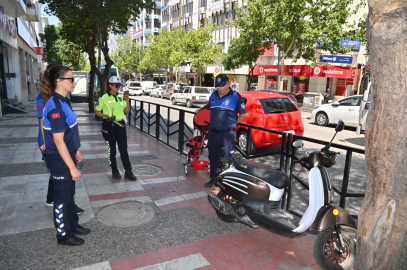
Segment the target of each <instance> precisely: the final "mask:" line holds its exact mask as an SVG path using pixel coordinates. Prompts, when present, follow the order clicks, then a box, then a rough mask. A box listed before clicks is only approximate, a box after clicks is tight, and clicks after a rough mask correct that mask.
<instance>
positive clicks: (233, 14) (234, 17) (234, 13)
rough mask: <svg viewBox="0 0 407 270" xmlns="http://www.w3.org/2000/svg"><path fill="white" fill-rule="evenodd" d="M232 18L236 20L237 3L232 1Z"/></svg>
mask: <svg viewBox="0 0 407 270" xmlns="http://www.w3.org/2000/svg"><path fill="white" fill-rule="evenodd" d="M232 20H236V5H235V3H232Z"/></svg>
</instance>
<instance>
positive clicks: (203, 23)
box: [201, 18, 205, 27]
mask: <svg viewBox="0 0 407 270" xmlns="http://www.w3.org/2000/svg"><path fill="white" fill-rule="evenodd" d="M201 27H205V19H204V18H202V19H201Z"/></svg>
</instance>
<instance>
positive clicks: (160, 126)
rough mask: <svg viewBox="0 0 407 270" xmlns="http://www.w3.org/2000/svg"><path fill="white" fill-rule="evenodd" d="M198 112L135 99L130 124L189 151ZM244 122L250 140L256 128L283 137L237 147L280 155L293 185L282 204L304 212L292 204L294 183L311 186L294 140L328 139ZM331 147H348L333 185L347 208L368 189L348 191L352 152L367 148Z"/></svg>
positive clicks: (245, 152)
mask: <svg viewBox="0 0 407 270" xmlns="http://www.w3.org/2000/svg"><path fill="white" fill-rule="evenodd" d="M194 115H195V112H190V111H186V110H182V109H177V108H173V107H169V106H166V105H161V104H156V103H153V102H146V101H139V100H134V99H131V113H130V114H129V116H128V121H129V125H131V126H133V127H135V128H136V129H138V130H140V131H141V132H143V133H145V134H147V135H149V136H151V137H153V138H155V139H156V140H157V141H159V142H161V143H164V144H166V145H167V146H169V147H171V148H172V149H174V150H176V151H177V152H178V153H179V154H184V155H186V154H187V152H186V151H184V147H185V142H186V140H187V139H188V138H190V137H191V136H192V135H193V133H194V128H193V116H194ZM187 118H188V119H187ZM241 126H242V127H244V129H245V130H246V131H247V135H248V138H247V141H248V142H250V141H251V134H252V130H253V129H256V130H260V131H264V132H269V133H274V134H277V135H279V136H280V137H281V145H280V146H278V147H277V149H274V150H273V151H268V152H267V153H261V154H256V152H254V153H252V149H251V144H250V143H248V144H247V145H246V147H245V148H246V149H245V150H243V149H241V148H240V147H239V146H238V145H237V146H236V150H237V151H238V152H239V153H240V154H241V155H242V156H243V157H245V158H247V159H255V158H261V157H270V156H274V157H276V156H277V157H278V158H279V162H278V164H279V165H278V168H276V169H278V170H280V171H283V172H285V173H286V174H287V175H289V176H290V186H289V187H288V188H287V190H286V191H285V193H284V195H283V198H282V203H281V208H282V209H284V210H286V211H289V212H291V213H292V214H294V215H297V216H302V215H303V213H302V212H301V211H298V210H296V209H294V208H293V207H292V205H291V202H292V190H293V189H292V187H293V184H294V183H295V182H296V183H298V184H299V185H300V186H301V187H302V188H304V189H306V190H309V185H308V183H307V182H306V181H304V180H303V179H301V177H300V176H299V175H298V174H296V173H295V171H294V163H293V161H294V160H298V157H297V156H296V155H295V154H296V153H295V148H294V147H292V143H293V142H294V141H295V140H303V141H304V142H310V143H314V144H318V145H321V148H322V146H325V145H326V144H327V142H326V141H322V140H317V139H313V138H308V137H304V136H298V135H292V134H290V133H286V132H279V131H275V130H271V129H266V128H260V127H257V126H252V125H246V124H241ZM331 147H333V148H337V149H341V150H344V151H346V158H345V164H344V168H343V179H342V181H341V182H342V183H341V186H340V187H339V186H335V185H333V189H334V191H335V193H336V194H338V195H339V196H340V200H339V206H340V207H342V208H345V206H346V199H347V198H363V197H364V196H365V194H364V193H351V192H348V187H349V176H350V169H351V162H352V155H353V153H358V154H362V155H364V154H365V151H364V150H363V149H358V148H353V147H348V146H345V145H340V144H335V143H333V144H332V145H331ZM308 169H309V168H308ZM353 217H354V218H357V215H353Z"/></svg>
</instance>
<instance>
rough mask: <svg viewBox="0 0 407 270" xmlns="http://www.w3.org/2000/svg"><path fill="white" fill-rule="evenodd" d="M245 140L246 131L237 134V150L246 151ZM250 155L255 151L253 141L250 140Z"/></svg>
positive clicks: (246, 137)
mask: <svg viewBox="0 0 407 270" xmlns="http://www.w3.org/2000/svg"><path fill="white" fill-rule="evenodd" d="M247 139H248V134H247V131H246V130H242V131H240V132H239V133H238V134H237V145H238V146H239V148H240V149H241V150H242V151H243V152H246V149H247ZM250 149H251V151H250V153H249V154H253V153H254V152H255V151H256V146H255V145H254V143H253V140H252V139H251V138H250Z"/></svg>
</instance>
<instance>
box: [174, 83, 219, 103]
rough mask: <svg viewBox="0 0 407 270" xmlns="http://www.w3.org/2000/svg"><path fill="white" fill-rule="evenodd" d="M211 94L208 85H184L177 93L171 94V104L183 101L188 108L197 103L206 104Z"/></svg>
mask: <svg viewBox="0 0 407 270" xmlns="http://www.w3.org/2000/svg"><path fill="white" fill-rule="evenodd" d="M210 96H211V90H210V88H208V87H201V86H186V87H183V88H182V90H181V91H179V92H178V93H174V94H172V95H171V101H172V104H173V105H176V104H177V103H184V104H186V105H187V107H188V108H191V107H193V106H194V105H197V104H206V103H208V101H209V97H210Z"/></svg>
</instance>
